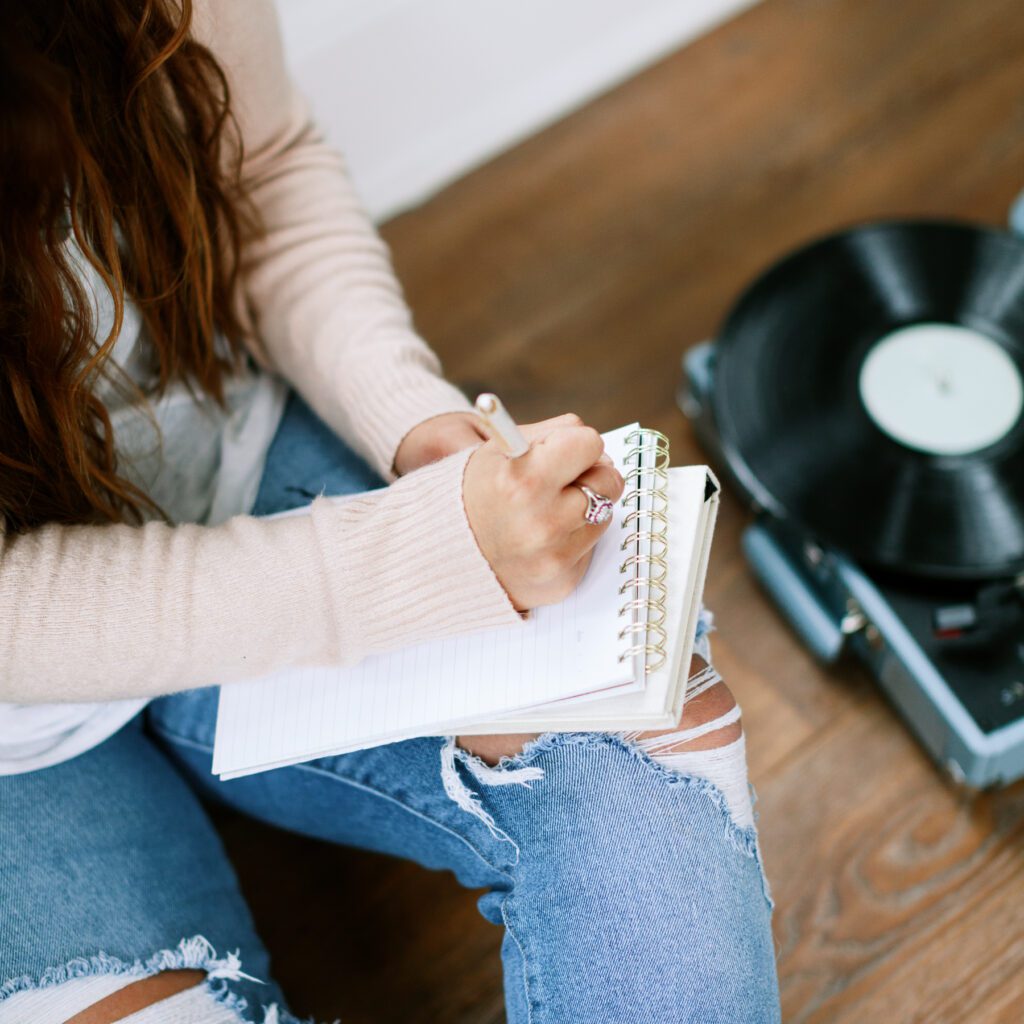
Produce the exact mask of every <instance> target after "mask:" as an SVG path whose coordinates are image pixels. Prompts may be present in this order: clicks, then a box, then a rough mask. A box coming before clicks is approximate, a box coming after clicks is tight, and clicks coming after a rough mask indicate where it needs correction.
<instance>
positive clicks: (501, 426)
mask: <svg viewBox="0 0 1024 1024" xmlns="http://www.w3.org/2000/svg"><path fill="white" fill-rule="evenodd" d="M476 411H477V413H479V415H480V418H481V419H482V420H483V421H484V424H485V425H486V426H487V429H488V431H489V432H490V433H491V434H493V435H494V436H495V437H496V438H497V439H498V440H499V441H500V442H501V444H502V445H503V446H504V448H505V454H506V455H507V456H508V457H509V458H510V459H518V458H519V456H520V455H525V454H526V453H527V452H528V451H529V450H530V442H529V441H527V440H526V438H525V437H523V434H522V431H521V430H520V429H519V428H518V427H517V426H516V421H515V420H514V419H512V417H511V416H509V414H508V410H507V409H506V408H505V406H503V405H502V404H501V399H500V398H499V397H498V396H497V395H492V394H490V393H489V392H485V393H484V394H482V395H480V397H479V398H477V400H476Z"/></svg>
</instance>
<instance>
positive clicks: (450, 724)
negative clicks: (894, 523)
mask: <svg viewBox="0 0 1024 1024" xmlns="http://www.w3.org/2000/svg"><path fill="white" fill-rule="evenodd" d="M604 442H605V451H606V452H607V453H608V454H609V455H610V456H611V458H612V459H613V460H614V461H615V463H616V464H617V465H618V466H619V467H620V469H621V471H622V473H623V476H624V477H625V479H626V491H625V493H624V495H623V498H622V500H621V501H620V502H619V503H618V505H617V507H616V510H615V516H614V519H613V522H612V525H611V527H610V528H609V529H608V530H607V531H606V532H605V533H604V535H603V536H602V537H601V539H600V540H599V542H598V543H597V545H596V546H595V548H594V556H593V558H592V560H591V564H590V567H589V568H588V570H587V573H586V575H585V576H584V578H583V580H582V582H581V583H580V585H579V586H578V587H577V588H576V590H575V591H574V592H573V593H572V594H571V595H570V596H569V597H568V598H566V599H565V600H564V601H563V602H561V603H560V604H557V605H552V606H548V607H544V608H538V609H536V610H535V611H533V612H532V613H531V614H530V616H529V617H528V618H527V619H526V620H524V621H523V622H522V623H520V624H517V625H516V626H514V627H512V628H502V629H491V630H484V631H479V632H476V633H471V634H467V635H465V636H459V637H450V638H447V639H444V640H437V641H433V642H430V643H425V644H418V645H415V646H412V647H408V648H404V649H401V650H398V651H393V652H389V653H387V654H381V655H373V656H371V657H368V658H366V659H364V660H363V661H361V662H359V663H358V664H357V665H353V666H345V667H339V666H331V665H324V666H314V667H303V668H296V669H289V670H286V671H282V672H277V673H274V674H272V675H268V676H264V677H261V678H259V679H253V680H249V681H245V682H239V683H233V684H232V685H230V686H225V687H222V689H221V693H220V706H219V710H218V716H217V732H216V739H215V743H214V754H213V771H214V773H216V774H218V775H220V776H221V777H222V778H234V777H237V776H241V775H248V774H251V773H253V772H259V771H266V770H267V769H270V768H277V767H281V766H283V765H288V764H295V763H298V762H301V761H309V760H313V759H315V758H317V757H326V756H330V755H334V754H341V753H347V752H349V751H353V750H359V749H362V748H365V747H372V746H377V745H380V744H383V743H391V742H394V741H396V740H401V739H409V738H412V737H415V736H433V735H445V734H449V733H459V732H461V733H503V732H542V731H549V730H563V731H565V730H577V729H595V730H599V729H612V728H615V729H638V728H645V729H646V728H660V727H668V726H671V725H674V724H675V723H676V722H677V721H678V719H679V715H680V713H681V712H682V706H683V701H684V699H685V691H686V678H687V669H688V666H689V662H690V655H691V653H692V650H693V642H694V634H695V631H696V625H697V616H698V613H699V610H700V598H701V594H702V592H703V589H704V577H705V574H706V571H707V563H708V555H709V552H710V548H711V536H712V533H713V530H714V524H715V517H716V515H717V510H718V482H717V481H716V480H715V477H714V475H713V474H712V473H711V471H710V470H709V469H708V468H707V467H706V466H689V467H685V468H681V469H670V468H669V447H668V441H667V439H666V438H665V437H664V435H662V434H659V433H658V432H657V431H653V430H646V429H643V428H641V427H640V426H638V425H637V424H632V425H630V426H626V427H622V428H620V429H619V430H615V431H611V432H610V433H608V434H605V435H604ZM341 500H344V499H341Z"/></svg>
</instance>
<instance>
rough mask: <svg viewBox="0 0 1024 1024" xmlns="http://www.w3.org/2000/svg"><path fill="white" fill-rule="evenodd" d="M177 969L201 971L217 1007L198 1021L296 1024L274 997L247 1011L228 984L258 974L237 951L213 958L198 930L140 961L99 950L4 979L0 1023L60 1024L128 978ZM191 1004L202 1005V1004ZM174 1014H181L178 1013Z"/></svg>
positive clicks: (143, 1022)
mask: <svg viewBox="0 0 1024 1024" xmlns="http://www.w3.org/2000/svg"><path fill="white" fill-rule="evenodd" d="M182 970H200V971H203V972H204V973H205V974H206V980H205V982H204V983H202V984H201V985H199V986H198V989H199V991H200V992H202V993H204V995H205V997H206V1002H207V1003H208V1004H209V1006H216V1007H219V1008H220V1009H219V1010H218V1013H219V1014H220V1015H219V1016H216V1015H213V1016H211V1014H212V1010H211V1011H210V1012H209V1013H207V1016H206V1017H205V1018H204V1017H197V1018H196V1020H197V1022H199V1024H207V1020H209V1024H220V1021H221V1019H223V1020H224V1021H228V1022H231V1024H234V1022H235V1021H237V1022H239V1024H300V1022H299V1021H298V1020H297V1019H296V1018H295V1017H293V1016H292V1015H291V1014H289V1013H288V1012H287V1011H286V1010H284V1009H282V1008H281V1007H279V1006H278V1004H277V1003H274V1002H272V1003H269V1004H267V1005H265V1006H263V1007H262V1011H261V1012H260V1014H259V1015H258V1016H253V1015H252V1014H250V1012H249V1004H248V1001H247V1000H246V999H244V998H243V997H242V996H239V995H238V994H237V993H236V992H235V991H233V989H232V987H231V986H232V983H233V982H238V981H242V980H245V981H250V982H257V983H260V979H258V978H254V977H253V976H252V975H250V974H246V973H245V972H244V971H243V970H242V964H241V962H240V960H239V957H238V954H237V953H230V952H229V953H227V954H226V955H225V956H223V957H218V956H217V952H216V950H215V949H214V948H213V946H212V945H211V944H210V943H209V942H208V941H207V940H206V939H205V938H204V937H203V936H202V935H196V936H193V937H192V938H189V939H182V940H181V942H179V943H178V945H177V947H176V948H174V949H164V950H161V951H159V952H157V953H154V954H153V955H152V956H151V957H149V959H147V960H145V961H143V960H135V961H125V960H121V959H118V958H116V957H111V956H107V955H106V954H104V953H98V954H96V955H95V956H89V957H79V958H77V959H75V960H71V961H69V962H67V963H65V964H61V965H58V966H55V967H51V968H50V969H49V970H47V971H45V972H44V973H43V974H42V975H41V976H40V977H37V978H33V977H30V976H27V975H25V976H22V977H18V978H10V979H7V980H6V981H4V982H3V983H2V984H0V1024H23V1022H25V1021H32V1022H33V1024H51V1022H52V1024H61V1022H63V1021H65V1020H67V1019H68V1018H69V1017H72V1016H74V1015H75V1014H77V1013H80V1012H81V1011H82V1010H85V1009H86V1008H87V1007H89V1006H93V1005H95V1004H96V1003H97V1002H99V1001H101V1000H102V999H105V998H106V997H107V996H109V995H111V994H113V993H114V992H116V991H118V990H119V989H121V988H124V987H125V986H127V985H130V984H131V983H132V982H135V981H139V980H141V979H142V978H148V977H152V976H153V975H155V974H160V973H161V972H163V971H182ZM189 991H191V990H189ZM196 998H197V997H196ZM169 1002H171V1000H164V1003H169ZM161 1005H163V1004H154V1005H153V1007H147V1008H146V1010H145V1011H139V1013H140V1014H142V1013H145V1012H149V1011H150V1010H152V1011H154V1012H155V1010H156V1009H157V1007H159V1006H161ZM176 1005H177V1004H176ZM196 1005H197V1006H199V1007H200V1008H201V1007H202V1003H196ZM221 1011H224V1012H221ZM130 1019H131V1021H132V1022H133V1024H135V1022H136V1020H138V1024H150V1021H152V1022H153V1024H157V1022H159V1021H161V1020H162V1018H160V1017H159V1016H152V1017H143V1016H139V1015H138V1014H136V1015H133V1016H132V1017H131V1018H130ZM171 1019H172V1018H168V1020H171ZM178 1019H182V1016H181V1015H179V1017H178ZM187 1019H189V1020H191V1019H193V1018H191V1017H189V1018H187Z"/></svg>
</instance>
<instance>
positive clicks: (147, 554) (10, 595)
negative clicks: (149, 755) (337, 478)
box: [0, 452, 520, 703]
mask: <svg viewBox="0 0 1024 1024" xmlns="http://www.w3.org/2000/svg"><path fill="white" fill-rule="evenodd" d="M468 454H469V453H468V452H463V453H460V454H457V455H453V456H451V457H450V458H448V459H445V460H443V461H442V462H438V463H435V464H434V465H431V466H427V467H425V468H424V469H422V470H419V471H418V472H416V473H413V474H410V475H409V476H408V477H404V478H403V479H402V480H400V481H399V482H397V483H396V484H394V485H392V486H391V487H389V488H387V489H383V490H380V491H375V492H372V493H371V494H368V495H366V496H363V497H359V498H355V499H352V500H349V501H346V502H343V503H335V502H332V501H330V500H326V499H320V500H318V501H316V502H314V504H313V506H312V507H311V511H310V513H309V514H308V515H299V516H293V517H286V518H281V519H272V520H267V519H256V518H253V517H251V516H239V517H237V518H235V519H232V520H230V521H228V522H227V523H224V524H223V525H221V526H217V527H203V526H190V525H184V526H167V525H164V524H161V523H150V524H147V525H145V526H142V527H130V526H78V527H65V526H48V527H43V528H42V529H39V530H34V531H32V532H30V533H26V534H22V535H8V536H6V537H3V538H2V547H0V631H2V633H0V701H13V702H17V703H37V702H47V701H96V700H114V699H120V698H128V697H149V696H155V695H157V694H163V693H171V692H174V691H178V690H184V689H189V688H192V687H196V686H204V685H209V684H213V683H227V682H231V681H234V680H238V679H242V678H251V677H255V676H259V675H263V674H266V673H268V672H272V671H276V670H279V669H283V668H286V667H289V666H293V665H300V664H323V663H351V662H354V661H357V660H359V659H361V658H363V657H365V656H366V655H368V654H371V653H373V652H376V651H383V650H387V649H389V648H393V647H397V646H404V645H407V644H411V643H416V642H419V641H424V640H429V639H433V638H436V637H441V636H447V635H453V634H456V633H461V632H468V631H471V630H474V629H478V628H484V627H488V626H496V625H514V624H516V623H518V622H520V618H519V616H518V615H517V614H516V612H515V610H514V609H513V607H512V605H511V604H510V602H509V600H508V598H507V597H506V595H505V592H504V590H503V589H502V587H501V584H500V583H499V582H498V580H497V579H496V578H495V576H494V573H493V572H492V571H491V568H490V566H489V565H488V563H487V561H486V560H485V559H484V557H483V555H481V553H480V551H479V549H478V547H477V545H476V541H475V540H474V537H473V533H472V530H471V529H470V527H469V524H468V522H467V520H466V516H465V512H464V510H463V506H462V494H461V482H462V475H463V471H464V468H465V462H466V458H467V456H468Z"/></svg>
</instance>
